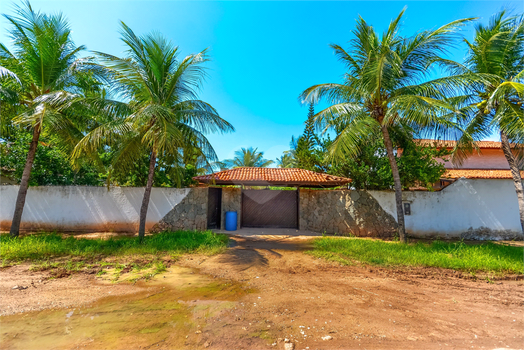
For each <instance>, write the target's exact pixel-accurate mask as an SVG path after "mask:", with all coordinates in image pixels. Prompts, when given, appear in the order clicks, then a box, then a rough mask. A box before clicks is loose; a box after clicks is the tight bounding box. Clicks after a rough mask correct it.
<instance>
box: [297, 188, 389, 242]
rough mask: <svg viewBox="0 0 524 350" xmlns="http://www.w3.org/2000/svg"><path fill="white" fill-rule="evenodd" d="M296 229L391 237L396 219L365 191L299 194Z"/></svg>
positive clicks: (304, 191) (301, 192)
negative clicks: (297, 226) (297, 225)
mask: <svg viewBox="0 0 524 350" xmlns="http://www.w3.org/2000/svg"><path fill="white" fill-rule="evenodd" d="M299 228H300V229H301V230H308V231H316V232H325V233H330V234H334V233H337V234H341V235H345V234H353V235H355V236H360V237H392V236H394V235H395V232H396V229H397V223H396V221H395V219H394V218H393V217H392V216H391V215H390V214H389V213H387V212H386V211H384V210H383V209H382V208H381V206H380V204H379V203H378V202H377V200H375V199H374V198H373V197H372V196H371V195H370V194H369V193H367V192H366V191H349V190H333V191H315V190H300V191H299Z"/></svg>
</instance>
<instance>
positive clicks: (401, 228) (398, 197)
mask: <svg viewBox="0 0 524 350" xmlns="http://www.w3.org/2000/svg"><path fill="white" fill-rule="evenodd" d="M380 128H381V129H382V135H383V136H384V144H385V145H386V150H387V152H388V158H389V164H390V165H391V172H392V173H393V182H394V183H395V202H396V204H397V223H398V234H399V236H400V240H401V241H402V242H403V243H407V241H408V240H407V237H406V228H405V224H404V208H402V184H401V182H400V175H399V173H398V166H397V160H396V159H395V155H394V154H393V144H392V143H391V139H390V138H389V132H388V127H387V126H386V125H382V126H381V127H380Z"/></svg>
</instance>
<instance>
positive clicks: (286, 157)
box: [277, 152, 296, 168]
mask: <svg viewBox="0 0 524 350" xmlns="http://www.w3.org/2000/svg"><path fill="white" fill-rule="evenodd" d="M277 166H278V167H279V168H296V164H295V159H294V158H293V155H292V154H290V153H289V152H288V153H286V152H284V154H283V155H281V156H280V158H277Z"/></svg>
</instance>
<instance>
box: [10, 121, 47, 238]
mask: <svg viewBox="0 0 524 350" xmlns="http://www.w3.org/2000/svg"><path fill="white" fill-rule="evenodd" d="M40 131H41V126H40V124H37V125H35V127H34V129H33V140H32V141H31V144H30V145H29V152H28V153H27V158H26V161H25V167H24V172H23V173H22V180H21V181H20V187H19V188H18V196H17V197H16V204H15V213H14V215H13V220H12V221H11V230H10V231H9V233H10V235H11V236H13V237H18V234H19V233H20V222H21V221H22V213H23V212H24V205H25V197H26V196H27V188H28V187H29V176H31V169H32V168H33V162H34V160H35V154H36V149H37V147H38V139H39V138H40Z"/></svg>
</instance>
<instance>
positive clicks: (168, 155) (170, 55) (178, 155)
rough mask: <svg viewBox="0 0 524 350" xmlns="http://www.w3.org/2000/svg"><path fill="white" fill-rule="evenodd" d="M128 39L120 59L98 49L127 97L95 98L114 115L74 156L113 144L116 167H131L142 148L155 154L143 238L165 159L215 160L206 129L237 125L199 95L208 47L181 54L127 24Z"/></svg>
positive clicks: (142, 220) (151, 158) (123, 32)
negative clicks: (189, 154) (156, 179)
mask: <svg viewBox="0 0 524 350" xmlns="http://www.w3.org/2000/svg"><path fill="white" fill-rule="evenodd" d="M121 26H122V30H121V35H122V41H123V42H124V43H125V45H126V46H127V51H126V53H127V55H126V57H124V58H119V57H116V56H113V55H109V54H106V53H102V52H96V54H97V56H98V57H99V59H100V61H101V64H102V66H103V67H104V68H105V70H106V73H107V75H108V76H109V77H110V78H111V79H110V80H109V82H110V84H111V88H112V91H114V92H115V93H116V94H117V95H118V96H120V97H121V99H122V100H124V102H120V101H116V100H108V99H92V100H89V101H88V104H90V105H92V106H96V108H98V109H99V110H100V112H101V113H109V114H111V115H112V116H113V118H110V119H108V121H107V122H106V123H103V124H102V125H100V126H99V127H97V128H95V129H94V130H93V131H91V132H90V133H88V134H87V135H86V136H85V137H84V138H83V139H82V140H81V141H80V142H79V143H78V145H77V146H76V147H75V151H74V153H73V157H74V158H75V159H78V158H80V157H81V156H82V155H83V153H84V152H87V153H88V154H96V152H98V150H100V149H101V148H102V147H110V149H111V152H112V154H113V157H112V161H111V167H112V169H114V171H119V170H120V171H121V170H125V169H126V168H127V167H128V166H130V165H132V164H133V163H134V161H135V159H136V157H137V156H138V155H140V154H143V153H142V152H147V153H148V154H149V171H148V178H147V184H146V188H145V191H144V197H143V200H142V206H141V208H140V224H139V229H138V234H139V237H140V239H141V240H142V239H143V237H144V234H145V224H146V216H147V209H148V206H149V198H150V195H151V188H152V186H153V176H154V172H155V167H156V165H157V163H158V161H159V159H168V163H172V159H173V158H174V159H182V158H183V156H184V149H186V150H187V149H191V150H192V151H191V152H192V153H195V152H194V149H195V148H198V149H199V151H198V152H197V153H198V154H197V156H200V155H205V156H206V157H207V159H208V160H209V161H214V160H216V159H217V157H216V154H215V151H214V150H213V147H211V145H210V143H209V142H208V140H207V138H206V137H205V135H204V134H205V133H208V132H228V131H233V130H234V129H233V126H232V125H231V124H229V123H228V122H227V121H225V120H224V119H222V118H221V117H220V116H219V115H218V113H217V111H216V110H215V109H214V108H213V107H212V106H211V105H209V104H208V103H206V102H204V101H201V100H198V99H197V97H198V96H197V90H198V89H200V88H201V86H202V82H203V79H204V77H205V70H204V67H203V63H205V62H206V61H207V60H208V59H207V57H206V51H205V50H204V51H202V52H200V53H198V54H193V55H189V56H187V57H185V58H183V59H180V58H179V55H180V51H179V48H178V47H177V46H174V45H173V43H172V42H171V41H169V40H167V39H166V38H164V37H163V36H162V35H160V34H157V33H153V34H148V35H145V36H141V37H139V36H137V35H136V34H135V33H134V32H133V31H132V30H131V28H129V27H128V26H127V25H125V24H124V23H121Z"/></svg>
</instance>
